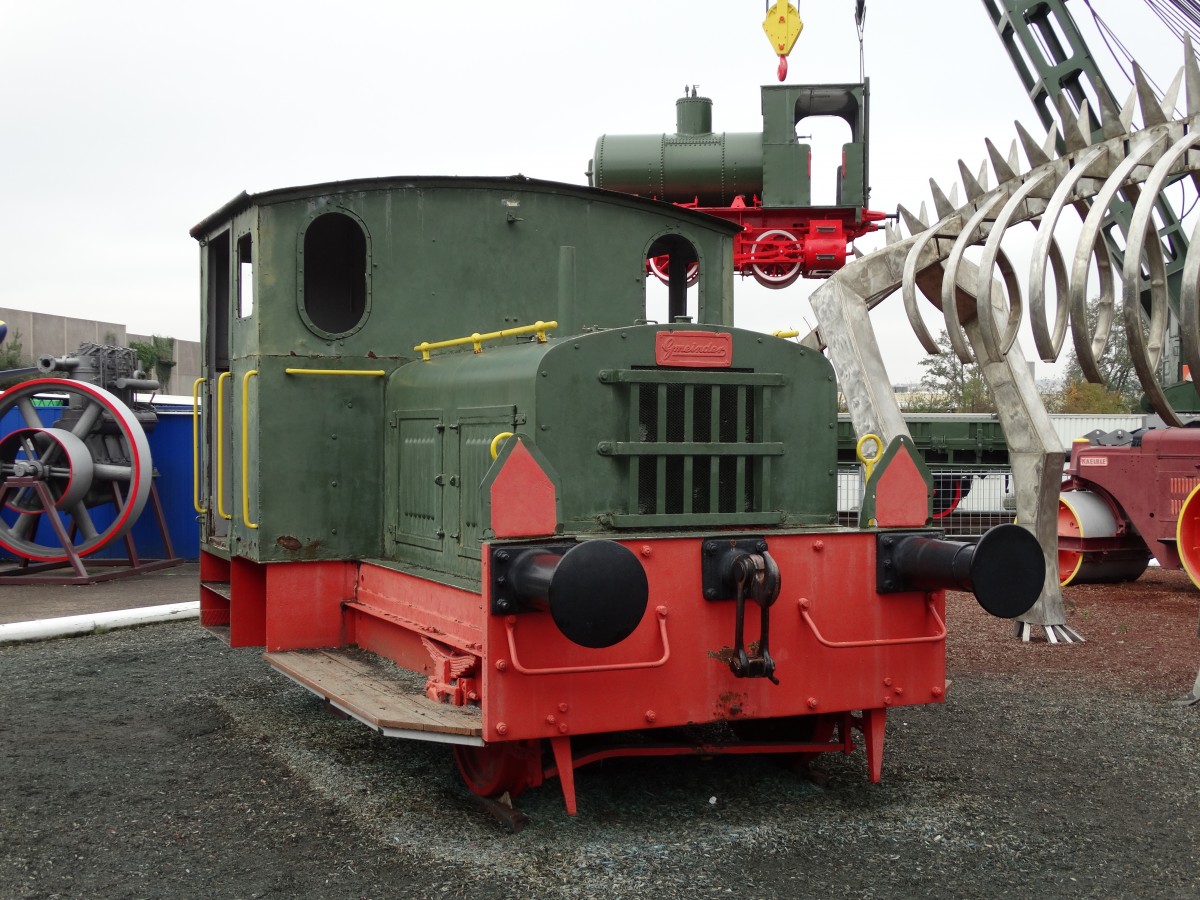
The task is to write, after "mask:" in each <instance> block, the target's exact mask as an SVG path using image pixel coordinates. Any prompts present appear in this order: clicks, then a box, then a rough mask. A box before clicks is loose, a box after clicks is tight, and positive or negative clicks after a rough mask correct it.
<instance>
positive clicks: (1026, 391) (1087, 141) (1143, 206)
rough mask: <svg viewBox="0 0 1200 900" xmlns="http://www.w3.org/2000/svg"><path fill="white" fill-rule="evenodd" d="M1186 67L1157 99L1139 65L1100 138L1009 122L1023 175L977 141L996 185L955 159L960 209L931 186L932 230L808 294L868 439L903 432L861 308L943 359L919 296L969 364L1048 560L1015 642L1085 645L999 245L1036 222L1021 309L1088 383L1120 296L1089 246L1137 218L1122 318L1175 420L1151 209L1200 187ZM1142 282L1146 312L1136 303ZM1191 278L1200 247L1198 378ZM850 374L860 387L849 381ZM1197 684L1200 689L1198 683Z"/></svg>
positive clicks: (1196, 86) (1076, 123)
mask: <svg viewBox="0 0 1200 900" xmlns="http://www.w3.org/2000/svg"><path fill="white" fill-rule="evenodd" d="M1184 59H1185V61H1184V66H1183V68H1182V69H1181V70H1180V74H1179V75H1177V76H1176V78H1175V81H1174V83H1173V84H1172V85H1171V87H1170V88H1169V89H1168V91H1167V92H1166V99H1165V100H1164V99H1162V98H1159V97H1157V96H1156V95H1155V93H1154V91H1153V90H1152V88H1151V87H1150V86H1149V84H1148V82H1147V80H1146V78H1145V77H1144V75H1143V74H1142V72H1141V70H1140V68H1138V67H1137V65H1136V63H1135V65H1134V74H1135V89H1134V92H1133V93H1132V94H1131V96H1130V99H1129V101H1128V102H1127V103H1126V104H1125V105H1124V108H1123V109H1121V110H1117V109H1116V107H1115V104H1113V103H1112V102H1111V101H1110V100H1109V99H1108V98H1107V97H1106V96H1105V97H1101V102H1100V109H1099V119H1100V122H1099V126H1098V128H1097V129H1096V130H1095V131H1093V128H1092V121H1093V120H1092V117H1091V115H1090V114H1089V112H1088V109H1087V105H1086V103H1084V104H1083V105H1082V108H1081V109H1080V111H1079V113H1078V114H1076V113H1075V112H1074V111H1072V110H1071V109H1070V108H1069V107H1067V106H1066V105H1065V104H1064V103H1061V102H1060V104H1059V110H1058V111H1059V117H1060V120H1061V123H1062V134H1061V136H1060V135H1059V134H1058V133H1057V132H1056V131H1054V130H1052V131H1051V133H1050V134H1049V135H1048V136H1047V139H1046V141H1045V143H1044V144H1042V145H1039V144H1038V142H1037V141H1036V140H1034V139H1033V138H1032V137H1031V136H1030V135H1029V133H1028V132H1027V131H1026V130H1025V129H1024V128H1023V127H1021V125H1020V123H1017V126H1016V127H1017V133H1018V137H1019V139H1020V143H1021V145H1022V146H1023V148H1024V152H1025V156H1026V158H1027V159H1028V162H1029V166H1030V168H1029V170H1028V171H1026V172H1021V171H1020V167H1019V165H1018V162H1017V154H1016V142H1015V141H1014V143H1013V148H1012V150H1011V151H1010V153H1009V154H1008V156H1007V157H1005V156H1004V155H1003V154H1001V153H1000V152H998V151H997V149H996V147H995V146H994V145H993V144H992V142H991V141H987V142H986V143H987V150H988V156H989V158H990V163H991V167H992V170H993V171H994V173H995V176H996V179H997V182H998V184H997V186H996V187H995V188H992V189H988V188H987V187H986V177H987V173H986V166H985V167H984V168H982V169H981V170H980V173H979V175H978V176H973V175H972V174H971V172H970V171H969V170H968V169H967V167H966V166H965V165H964V164H963V163H962V162H961V161H960V162H959V169H960V172H961V176H962V182H963V186H964V188H965V193H966V197H967V202H966V203H965V204H962V205H958V204H957V202H956V201H955V200H954V199H953V198H954V196H955V194H956V193H957V192H956V191H955V192H952V194H951V196H950V198H947V196H946V194H945V193H944V192H943V191H942V190H941V189H940V188H939V187H938V186H937V184H936V183H934V182H933V181H932V180H931V182H930V185H931V188H932V192H933V200H934V208H935V211H936V213H937V215H938V217H939V218H938V221H936V222H933V223H930V222H929V221H928V220H927V218H926V215H925V209H924V205H922V208H921V211H920V213H918V214H913V213H912V212H910V211H908V210H906V209H904V208H903V207H901V210H900V211H901V215H902V217H903V219H904V222H905V225H906V226H907V228H908V230H909V232H910V236H909V237H907V238H902V237H901V234H900V231H899V226H895V227H891V226H889V228H888V244H887V246H886V247H884V248H883V249H881V250H878V251H876V252H873V253H871V254H869V255H866V256H863V257H861V258H860V259H858V260H856V261H854V262H853V263H851V264H849V265H847V266H846V267H845V268H844V269H842V270H841V271H839V272H837V273H836V274H834V275H833V276H832V277H831V278H830V279H829V280H828V281H827V282H825V284H823V285H822V286H821V287H820V288H819V289H818V290H817V291H815V292H814V293H813V294H812V296H811V298H810V300H811V303H812V306H813V310H814V312H815V313H816V316H817V320H818V329H817V330H815V331H814V332H813V333H812V334H810V335H809V336H808V337H807V338H806V342H807V343H810V344H816V345H827V347H828V352H829V356H830V359H831V360H832V362H833V364H834V367H835V368H836V370H837V371H838V373H839V376H840V377H839V382H840V383H841V385H842V390H843V392H844V394H845V397H846V402H847V405H848V408H849V412H850V415H851V418H852V420H853V423H854V427H855V429H856V431H857V432H858V433H859V434H865V433H868V432H870V433H875V434H878V435H880V436H881V437H882V438H883V440H884V441H885V443H886V442H887V441H889V440H891V439H892V438H893V437H895V436H896V435H898V434H907V427H906V425H905V422H904V419H903V417H902V416H901V413H900V409H899V407H898V405H897V403H896V400H895V397H894V395H893V394H892V391H891V386H890V385H891V382H890V380H889V379H888V376H887V372H886V370H885V368H884V365H883V361H882V358H881V356H880V354H879V348H878V345H877V343H876V341H875V336H874V332H873V329H872V327H871V323H870V318H869V311H870V310H871V309H872V308H873V307H875V306H876V305H878V304H879V303H880V302H882V301H883V300H884V299H886V298H887V297H888V296H889V295H891V294H892V293H894V292H895V291H896V290H897V289H900V290H901V292H902V296H903V301H904V305H905V309H906V311H907V313H908V317H909V320H910V322H911V324H912V327H913V330H914V331H915V333H916V335H917V337H918V338H919V340H920V341H921V343H922V345H923V346H924V347H925V348H926V349H927V350H928V351H929V352H930V353H938V352H939V351H938V347H937V345H936V343H935V342H934V340H933V338H932V337H931V336H930V333H929V330H928V328H927V327H926V326H925V323H924V321H923V319H922V318H921V314H920V309H919V302H918V299H917V293H918V290H919V291H920V293H921V294H923V295H924V296H925V297H926V298H927V299H928V300H929V301H930V303H932V304H933V305H934V306H935V307H938V308H939V309H940V310H941V312H942V316H943V319H944V322H945V329H946V332H947V334H948V336H949V339H950V342H951V344H952V346H953V349H954V352H955V353H956V355H957V356H958V357H959V359H961V360H962V361H963V362H977V363H978V364H979V367H980V370H981V373H982V376H983V378H984V380H985V381H986V383H987V385H988V387H989V388H990V390H991V391H992V395H993V396H994V397H995V399H996V408H997V410H998V416H999V418H1000V421H1001V424H1002V427H1003V429H1004V433H1005V437H1006V440H1007V442H1008V445H1009V452H1010V459H1011V462H1012V468H1013V479H1014V484H1015V488H1016V496H1017V517H1018V520H1019V521H1020V522H1022V523H1024V524H1025V525H1026V527H1028V528H1029V529H1030V530H1032V531H1033V532H1034V534H1035V535H1036V536H1037V538H1038V540H1039V542H1040V543H1041V545H1042V548H1043V552H1044V553H1045V556H1046V580H1045V584H1044V587H1043V590H1042V594H1041V597H1040V598H1039V600H1038V602H1037V604H1035V606H1034V607H1033V608H1032V609H1031V610H1030V611H1029V612H1028V613H1026V614H1025V615H1023V616H1021V617H1020V619H1019V620H1018V622H1017V633H1018V635H1019V636H1020V637H1021V638H1022V639H1024V640H1029V637H1030V633H1031V629H1032V627H1033V626H1041V627H1042V628H1043V629H1044V632H1045V636H1046V639H1047V640H1048V641H1050V642H1059V641H1062V642H1068V643H1070V642H1074V641H1079V640H1082V638H1081V637H1080V636H1079V635H1078V634H1077V633H1076V632H1075V631H1074V630H1072V629H1071V628H1070V627H1069V626H1067V625H1066V622H1065V617H1064V610H1063V603H1062V591H1061V588H1060V585H1059V580H1058V564H1057V562H1058V561H1057V556H1056V548H1057V542H1058V537H1057V512H1058V496H1059V484H1060V481H1061V477H1060V476H1061V473H1062V469H1063V462H1064V453H1063V450H1062V446H1061V443H1060V441H1059V439H1058V437H1057V436H1056V434H1055V432H1054V430H1053V428H1052V427H1051V424H1050V419H1049V416H1048V415H1047V413H1046V410H1045V407H1044V405H1043V404H1042V402H1041V400H1040V398H1039V396H1038V393H1037V390H1036V386H1035V383H1034V380H1033V376H1032V374H1031V373H1030V371H1029V367H1028V366H1027V364H1026V361H1025V357H1024V355H1023V352H1022V349H1021V346H1020V343H1019V342H1018V341H1017V340H1016V337H1017V334H1018V331H1019V329H1020V326H1021V324H1022V319H1023V316H1024V304H1023V301H1022V296H1021V285H1020V280H1019V278H1018V275H1017V271H1016V268H1015V266H1014V265H1013V263H1012V261H1011V260H1010V259H1009V258H1008V256H1006V254H1005V253H1004V250H1003V249H1002V247H1001V243H1002V241H1003V239H1004V237H1005V236H1006V235H1007V234H1008V233H1009V232H1010V231H1011V230H1012V229H1013V228H1014V227H1015V226H1017V225H1019V224H1022V223H1026V222H1028V223H1030V224H1032V225H1034V226H1035V228H1036V229H1037V235H1036V239H1035V242H1034V245H1033V250H1032V254H1031V262H1030V267H1029V273H1028V276H1029V277H1028V284H1029V304H1028V306H1029V315H1030V325H1031V329H1032V332H1033V337H1034V343H1035V345H1036V350H1037V354H1038V356H1039V358H1041V359H1042V360H1044V361H1046V362H1053V361H1055V360H1057V359H1058V356H1059V354H1060V352H1061V351H1062V348H1063V344H1064V342H1065V337H1066V333H1067V330H1068V328H1069V329H1070V332H1071V336H1072V342H1073V345H1074V348H1075V353H1076V356H1077V358H1078V360H1079V363H1080V367H1081V369H1082V371H1083V373H1084V376H1085V377H1086V378H1087V379H1088V380H1089V381H1094V382H1100V383H1102V382H1103V378H1102V376H1101V373H1100V371H1099V368H1098V366H1097V365H1096V360H1097V359H1098V358H1099V357H1100V356H1101V354H1102V353H1103V352H1104V348H1105V345H1106V343H1107V341H1108V338H1109V335H1110V333H1111V328H1112V326H1113V324H1114V323H1113V320H1114V318H1115V315H1116V309H1117V308H1118V304H1117V291H1118V288H1117V279H1116V277H1115V274H1116V273H1115V272H1114V269H1115V268H1117V267H1116V265H1115V264H1114V259H1113V257H1112V255H1111V254H1110V250H1109V249H1108V247H1107V246H1106V243H1105V241H1104V240H1101V239H1100V237H1101V231H1102V228H1103V227H1104V226H1105V224H1106V214H1107V213H1108V212H1109V211H1110V207H1111V206H1113V205H1114V204H1116V203H1128V204H1129V205H1130V206H1132V207H1133V217H1132V220H1131V224H1130V228H1129V232H1128V235H1127V238H1126V246H1127V247H1129V248H1139V249H1140V252H1131V253H1127V254H1125V258H1124V261H1123V264H1122V265H1121V267H1120V268H1121V271H1120V285H1121V286H1120V309H1121V312H1122V323H1123V325H1124V328H1125V332H1126V334H1127V335H1128V344H1129V351H1130V355H1131V357H1132V361H1133V365H1134V369H1135V371H1136V373H1137V375H1138V378H1139V379H1140V381H1141V385H1142V388H1143V390H1144V391H1145V394H1146V397H1147V399H1148V400H1149V402H1150V404H1151V405H1152V407H1153V409H1154V410H1155V412H1157V413H1158V414H1159V415H1160V416H1161V417H1162V419H1163V420H1164V421H1165V422H1166V423H1167V424H1169V425H1178V424H1181V420H1180V418H1179V416H1178V414H1177V413H1176V411H1175V410H1174V409H1173V408H1172V406H1171V404H1170V403H1169V402H1168V399H1167V397H1166V395H1165V393H1164V390H1163V386H1162V384H1161V383H1160V382H1159V381H1158V379H1157V377H1156V374H1155V373H1156V369H1157V367H1158V362H1159V358H1160V356H1161V353H1162V348H1163V342H1164V337H1165V334H1166V329H1167V321H1168V291H1167V277H1166V265H1165V262H1164V248H1163V246H1162V243H1161V240H1160V238H1159V236H1158V232H1157V227H1156V226H1155V225H1154V220H1153V217H1152V212H1153V209H1154V206H1155V202H1156V200H1158V199H1159V195H1160V194H1161V192H1162V191H1163V190H1164V189H1165V188H1166V187H1167V186H1168V185H1169V184H1171V183H1173V182H1175V181H1177V180H1179V179H1180V178H1183V177H1185V176H1190V177H1191V178H1192V179H1193V183H1194V184H1198V185H1200V149H1197V148H1198V147H1200V66H1198V65H1197V60H1196V55H1195V52H1194V51H1193V48H1192V44H1191V41H1190V40H1186V41H1185V47H1184ZM1181 80H1184V81H1185V82H1186V88H1187V92H1186V102H1187V109H1186V113H1185V115H1183V116H1182V117H1178V116H1177V115H1176V114H1175V112H1174V107H1175V98H1176V96H1177V94H1178V91H1179V87H1180V83H1181ZM1135 99H1136V104H1135ZM1135 105H1136V107H1139V108H1140V111H1141V118H1142V127H1140V128H1136V127H1135V126H1134V125H1133V116H1134V111H1135ZM1056 146H1057V147H1061V152H1058V151H1056V149H1055V148H1056ZM1068 206H1071V207H1073V208H1074V209H1075V210H1076V212H1077V213H1078V214H1079V216H1080V218H1081V219H1082V228H1081V230H1080V233H1079V238H1078V242H1077V244H1076V248H1075V252H1074V255H1073V256H1072V257H1071V258H1070V259H1069V260H1068V259H1067V258H1066V257H1064V255H1063V252H1062V249H1061V247H1060V245H1059V243H1058V241H1057V240H1056V237H1055V232H1056V228H1058V226H1059V224H1060V221H1061V220H1062V218H1063V217H1062V214H1063V212H1064V210H1065V209H1066V207H1068ZM1198 243H1200V233H1197V234H1195V235H1193V237H1192V243H1191V246H1192V247H1196V246H1197V244H1198ZM980 246H981V247H982V253H981V254H977V255H978V259H979V261H978V263H975V262H972V261H971V260H968V259H967V258H966V255H965V251H966V250H967V248H969V247H980ZM1093 264H1094V267H1095V271H1096V272H1098V275H1099V288H1100V299H1099V311H1100V314H1099V316H1098V320H1097V323H1096V327H1095V329H1094V331H1093V330H1092V329H1091V328H1090V327H1089V324H1088V321H1087V317H1086V310H1087V289H1088V276H1089V271H1090V270H1091V268H1092V266H1093ZM1143 267H1144V268H1143ZM1047 268H1049V269H1050V270H1051V272H1052V273H1053V276H1054V298H1053V308H1054V316H1053V322H1051V320H1050V319H1049V318H1048V316H1047V296H1046V295H1047V290H1046V272H1047ZM1146 273H1148V278H1147V277H1146ZM1147 282H1148V285H1149V297H1150V303H1149V314H1148V316H1147V315H1146V314H1145V313H1144V312H1143V302H1142V299H1141V288H1142V285H1143V284H1145V283H1147ZM1198 282H1200V251H1196V252H1193V253H1190V254H1189V255H1188V256H1187V258H1186V261H1185V264H1184V269H1183V285H1182V289H1181V292H1180V297H1179V302H1178V307H1179V321H1180V328H1179V331H1180V343H1181V356H1182V359H1183V361H1184V362H1185V363H1187V364H1188V365H1190V366H1191V367H1192V371H1193V372H1196V371H1200V327H1198V323H1197V318H1198V314H1197V310H1198V306H1200V284H1198ZM1144 323H1145V324H1144ZM1147 332H1148V333H1147ZM851 372H853V373H855V377H853V378H850V377H845V375H846V374H847V373H851ZM1197 681H1198V686H1197V691H1200V678H1198V680H1197Z"/></svg>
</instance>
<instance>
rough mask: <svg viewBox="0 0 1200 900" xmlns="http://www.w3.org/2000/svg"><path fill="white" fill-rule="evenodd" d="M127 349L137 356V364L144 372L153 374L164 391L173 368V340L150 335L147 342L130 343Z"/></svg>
mask: <svg viewBox="0 0 1200 900" xmlns="http://www.w3.org/2000/svg"><path fill="white" fill-rule="evenodd" d="M129 349H131V350H132V351H133V352H134V353H136V354H137V357H138V362H140V363H141V364H142V369H143V370H144V371H146V372H153V373H154V377H155V378H157V379H158V383H159V384H161V385H162V386H163V389H164V390H165V389H166V387H167V384H168V383H169V382H170V380H171V370H172V369H173V368H175V360H174V359H172V358H171V357H173V356H174V355H175V338H169V337H160V336H159V335H157V334H155V335H151V336H150V340H148V341H130V342H129Z"/></svg>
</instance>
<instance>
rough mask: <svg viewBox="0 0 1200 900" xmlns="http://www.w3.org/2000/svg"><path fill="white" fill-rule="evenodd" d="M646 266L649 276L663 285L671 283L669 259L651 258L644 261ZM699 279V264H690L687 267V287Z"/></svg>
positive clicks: (667, 257)
mask: <svg viewBox="0 0 1200 900" xmlns="http://www.w3.org/2000/svg"><path fill="white" fill-rule="evenodd" d="M646 265H647V267H648V268H649V269H650V274H652V275H653V276H654V277H655V278H657V279H658V280H659V281H661V282H662V283H663V284H666V285H669V284H670V283H671V257H670V256H667V255H664V256H651V257H650V258H649V259H647V260H646ZM699 279H700V263H698V262H691V263H688V267H687V286H688V287H691V286H692V285H693V284H695V283H696V282H697V281H698V280H699Z"/></svg>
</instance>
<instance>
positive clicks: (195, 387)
mask: <svg viewBox="0 0 1200 900" xmlns="http://www.w3.org/2000/svg"><path fill="white" fill-rule="evenodd" d="M206 380H207V379H204V378H197V379H196V380H195V381H193V382H192V507H193V508H194V509H195V510H196V512H198V513H200V515H204V514H205V513H206V512H208V510H207V509H206V508H205V507H203V506H201V505H200V385H202V384H204V382H205V381H206Z"/></svg>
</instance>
